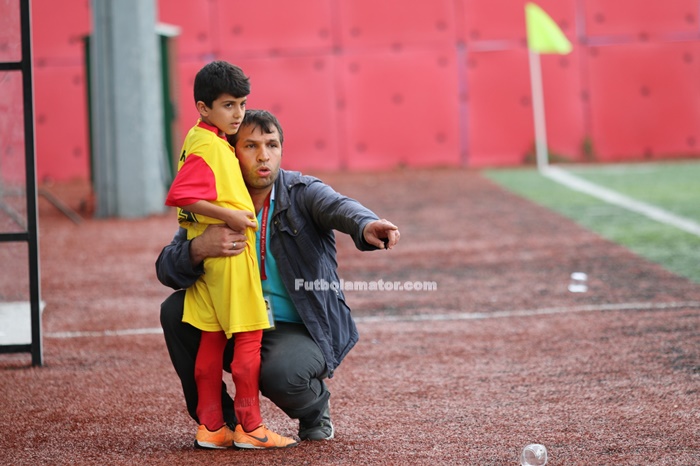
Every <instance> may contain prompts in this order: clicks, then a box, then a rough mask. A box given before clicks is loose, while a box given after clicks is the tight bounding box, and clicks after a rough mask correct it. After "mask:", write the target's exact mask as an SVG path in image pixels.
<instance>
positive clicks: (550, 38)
mask: <svg viewBox="0 0 700 466" xmlns="http://www.w3.org/2000/svg"><path fill="white" fill-rule="evenodd" d="M525 24H526V26H527V46H528V47H529V48H530V50H532V51H533V52H537V53H558V54H561V55H566V54H567V53H569V52H571V42H569V39H567V38H566V36H565V35H564V33H563V32H561V29H559V26H557V23H555V22H554V20H553V19H552V18H550V17H549V15H548V14H547V13H545V11H544V10H543V9H542V8H540V7H539V6H537V5H535V4H534V3H529V2H528V3H526V4H525Z"/></svg>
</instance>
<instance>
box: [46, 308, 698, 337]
mask: <svg viewBox="0 0 700 466" xmlns="http://www.w3.org/2000/svg"><path fill="white" fill-rule="evenodd" d="M680 308H700V302H698V301H681V302H671V303H618V304H590V305H586V306H570V307H566V306H562V307H546V308H542V309H522V310H513V311H495V312H457V313H442V314H417V315H402V316H364V317H356V318H355V322H357V323H362V324H377V323H386V322H426V321H455V320H483V319H503V318H507V317H531V316H541V315H551V314H567V313H577V312H604V311H643V310H650V309H651V310H665V309H680ZM162 333H163V330H162V329H161V328H158V327H154V328H137V329H124V330H104V331H99V332H96V331H91V332H79V331H78V332H48V333H45V334H44V336H45V337H46V338H57V339H65V338H81V337H119V336H128V335H160V334H162Z"/></svg>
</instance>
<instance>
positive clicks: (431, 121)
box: [338, 48, 460, 170]
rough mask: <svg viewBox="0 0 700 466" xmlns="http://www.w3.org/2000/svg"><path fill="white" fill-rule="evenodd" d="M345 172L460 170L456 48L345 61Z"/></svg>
mask: <svg viewBox="0 0 700 466" xmlns="http://www.w3.org/2000/svg"><path fill="white" fill-rule="evenodd" d="M338 75H339V79H340V81H341V82H342V86H341V87H342V94H341V101H340V103H341V118H342V119H343V122H342V128H343V129H344V131H343V138H342V139H343V142H344V144H343V148H342V149H343V150H344V160H343V162H344V167H347V168H349V169H353V170H355V169H357V170H366V169H386V168H392V167H397V166H400V165H408V166H425V165H433V166H435V165H456V164H459V153H460V148H459V121H458V118H459V91H458V82H457V63H456V59H455V57H454V54H453V51H452V49H451V48H445V49H439V50H416V51H403V52H400V53H391V54H385V53H362V54H361V53H358V54H347V55H344V56H343V57H342V61H341V63H340V67H339V69H338Z"/></svg>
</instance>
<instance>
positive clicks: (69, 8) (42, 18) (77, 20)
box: [31, 0, 92, 66]
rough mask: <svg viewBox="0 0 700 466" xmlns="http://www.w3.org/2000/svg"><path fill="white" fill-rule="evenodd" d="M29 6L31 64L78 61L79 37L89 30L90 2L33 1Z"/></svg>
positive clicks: (81, 38)
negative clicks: (30, 13)
mask: <svg viewBox="0 0 700 466" xmlns="http://www.w3.org/2000/svg"><path fill="white" fill-rule="evenodd" d="M31 6H32V31H33V37H32V41H33V44H32V49H33V50H32V52H33V55H34V63H35V64H37V65H38V66H42V65H45V64H52V63H60V64H65V63H70V64H71V65H80V64H82V63H83V60H84V53H83V48H84V42H83V38H84V37H85V36H87V35H89V34H90V31H91V29H92V18H91V13H90V1H89V0H62V1H60V2H57V1H55V0H33V1H32V2H31Z"/></svg>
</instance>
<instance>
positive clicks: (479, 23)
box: [456, 0, 576, 46]
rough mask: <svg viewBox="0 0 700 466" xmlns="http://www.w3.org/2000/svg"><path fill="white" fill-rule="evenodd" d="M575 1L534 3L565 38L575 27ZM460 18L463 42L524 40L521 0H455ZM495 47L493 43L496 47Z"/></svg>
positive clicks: (539, 1) (541, 0) (557, 0)
mask: <svg viewBox="0 0 700 466" xmlns="http://www.w3.org/2000/svg"><path fill="white" fill-rule="evenodd" d="M574 2H575V0H538V1H536V2H535V3H536V4H537V5H539V6H540V7H542V8H543V9H544V10H545V11H546V12H547V13H548V14H549V15H550V16H551V17H552V19H553V20H554V21H555V22H556V23H557V24H558V25H559V27H560V28H561V29H562V31H563V32H564V33H565V34H566V35H567V36H568V37H569V39H571V38H573V37H574V34H575V25H576V20H575V18H576V16H575V15H576V11H575V3H574ZM456 3H457V5H458V8H457V12H458V14H459V15H460V21H459V22H458V24H459V25H460V27H459V29H458V38H459V39H460V40H461V41H463V42H466V43H472V42H479V41H487V42H491V41H515V42H518V43H520V44H524V43H525V41H526V28H525V3H527V2H526V1H525V0H456ZM496 45H497V44H493V46H496Z"/></svg>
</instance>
